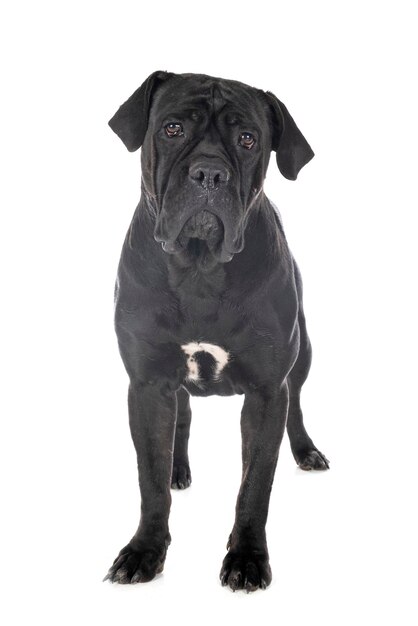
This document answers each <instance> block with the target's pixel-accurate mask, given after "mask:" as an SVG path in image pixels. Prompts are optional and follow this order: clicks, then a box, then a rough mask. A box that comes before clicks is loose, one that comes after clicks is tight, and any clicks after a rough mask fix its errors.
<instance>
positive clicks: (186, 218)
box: [154, 158, 244, 263]
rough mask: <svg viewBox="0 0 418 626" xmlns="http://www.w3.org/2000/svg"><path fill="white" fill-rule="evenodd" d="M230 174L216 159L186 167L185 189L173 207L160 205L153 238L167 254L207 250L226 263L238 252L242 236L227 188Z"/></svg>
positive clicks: (235, 210) (220, 161) (199, 160)
mask: <svg viewBox="0 0 418 626" xmlns="http://www.w3.org/2000/svg"><path fill="white" fill-rule="evenodd" d="M230 178H231V175H230V171H229V170H228V168H227V166H226V165H225V164H224V162H223V161H222V160H220V159H212V158H207V159H198V160H195V161H194V162H193V163H192V164H191V165H190V167H189V170H188V178H187V182H186V190H187V192H186V193H185V190H184V189H183V190H181V191H182V194H180V195H179V206H178V207H176V209H175V210H173V209H172V207H170V208H167V207H165V206H164V205H163V207H162V209H161V212H160V214H159V215H158V217H157V222H156V226H155V230H154V238H155V240H156V241H159V242H161V244H162V247H163V250H164V251H165V252H167V253H169V254H178V253H181V252H182V251H187V250H188V251H189V253H194V254H195V255H199V253H203V252H209V253H210V254H211V255H212V256H213V257H214V258H215V259H216V260H217V261H219V262H221V263H227V262H228V261H230V260H231V259H232V257H233V255H234V254H236V253H237V252H241V250H242V248H243V245H244V238H243V234H242V232H241V231H242V228H241V221H242V216H241V214H240V213H241V211H240V209H239V207H238V206H236V203H234V202H233V201H232V194H231V190H230V189H229V188H228V183H229V181H230Z"/></svg>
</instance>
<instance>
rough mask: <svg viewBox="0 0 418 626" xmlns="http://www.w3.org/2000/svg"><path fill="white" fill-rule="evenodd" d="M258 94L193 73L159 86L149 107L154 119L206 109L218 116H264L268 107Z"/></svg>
mask: <svg viewBox="0 0 418 626" xmlns="http://www.w3.org/2000/svg"><path fill="white" fill-rule="evenodd" d="M262 95H263V94H262V92H261V91H260V90H257V89H255V88H253V87H250V86H249V85H245V84H244V83H240V82H238V81H233V80H225V79H221V78H213V77H211V76H205V75H196V74H180V75H177V76H175V77H173V78H171V79H170V80H168V81H167V82H166V83H165V84H163V85H162V86H161V87H160V89H159V90H158V92H157V94H156V96H155V98H154V101H153V105H152V111H153V113H157V112H158V116H160V115H161V116H164V115H166V114H172V113H175V112H179V113H180V112H181V111H190V110H194V109H195V110H202V109H204V110H206V111H207V113H208V114H209V115H218V114H219V113H220V112H221V111H224V110H227V111H228V112H229V113H231V114H234V113H236V114H238V115H240V116H244V117H247V118H248V117H254V116H256V117H258V118H259V119H260V121H261V120H262V119H263V118H265V116H266V115H267V110H268V105H267V103H266V102H265V101H264V98H263V97H262Z"/></svg>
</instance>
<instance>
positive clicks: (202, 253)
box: [177, 210, 232, 271]
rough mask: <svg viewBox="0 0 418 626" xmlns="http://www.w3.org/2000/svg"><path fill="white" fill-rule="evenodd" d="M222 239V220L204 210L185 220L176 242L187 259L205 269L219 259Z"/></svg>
mask: <svg viewBox="0 0 418 626" xmlns="http://www.w3.org/2000/svg"><path fill="white" fill-rule="evenodd" d="M223 239H224V227H223V224H222V221H221V220H220V219H219V218H218V217H217V216H216V215H214V214H213V213H210V211H206V210H204V211H200V212H199V213H197V214H196V215H192V217H190V218H189V219H188V220H187V222H186V223H185V225H184V226H183V228H182V229H181V232H180V235H179V236H178V237H177V242H178V243H179V245H180V246H181V250H182V253H183V257H185V259H186V260H187V261H189V262H192V263H195V264H196V265H197V266H198V267H199V268H200V269H202V270H206V271H207V270H209V269H211V268H212V267H213V266H214V265H215V264H216V263H217V262H218V261H219V260H220V259H221V257H222V242H223ZM231 258H232V257H231ZM225 260H226V259H225Z"/></svg>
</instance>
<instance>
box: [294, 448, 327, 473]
mask: <svg viewBox="0 0 418 626" xmlns="http://www.w3.org/2000/svg"><path fill="white" fill-rule="evenodd" d="M294 454H295V459H296V463H297V464H298V465H299V467H300V469H303V470H307V471H309V470H327V469H329V461H328V459H327V457H326V456H325V454H322V452H320V451H319V450H317V449H316V448H312V449H310V450H303V451H301V452H299V453H297V452H296V453H294Z"/></svg>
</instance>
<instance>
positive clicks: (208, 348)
mask: <svg viewBox="0 0 418 626" xmlns="http://www.w3.org/2000/svg"><path fill="white" fill-rule="evenodd" d="M181 349H182V350H183V352H184V353H185V354H186V356H187V367H188V369H189V373H188V376H187V379H188V380H193V381H195V382H197V381H199V380H200V372H199V364H198V362H197V361H196V359H195V357H194V355H195V354H196V352H202V351H203V352H207V353H208V354H211V355H212V356H213V358H214V359H215V363H216V366H215V372H214V378H215V380H216V379H217V378H219V376H220V375H221V372H222V370H223V368H224V367H225V365H226V364H227V363H228V361H229V353H228V352H227V351H226V350H224V349H223V348H221V347H220V346H215V345H214V344H213V343H206V342H204V341H191V342H190V343H185V344H184V345H182V346H181Z"/></svg>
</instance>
